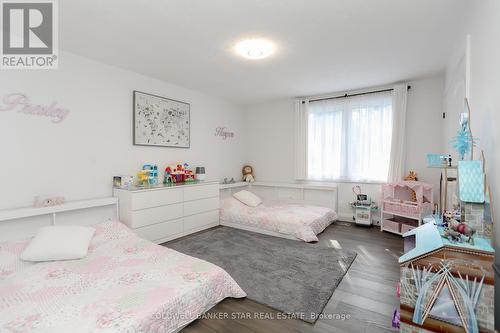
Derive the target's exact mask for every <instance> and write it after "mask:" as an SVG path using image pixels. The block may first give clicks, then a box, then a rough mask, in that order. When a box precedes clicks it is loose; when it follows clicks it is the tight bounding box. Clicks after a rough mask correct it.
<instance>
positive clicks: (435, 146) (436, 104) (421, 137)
mask: <svg viewBox="0 0 500 333" xmlns="http://www.w3.org/2000/svg"><path fill="white" fill-rule="evenodd" d="M410 85H411V89H410V91H409V92H408V106H407V115H406V161H405V165H406V171H409V170H414V171H416V172H417V174H418V176H419V180H421V181H424V182H427V183H430V184H433V185H434V189H435V190H434V197H435V200H437V199H438V198H439V179H440V174H441V173H440V170H438V169H431V168H428V167H427V153H448V152H449V149H448V148H447V147H444V146H443V144H442V140H441V136H442V131H443V122H444V120H443V116H442V113H443V89H444V76H437V77H432V78H428V79H423V80H418V81H413V82H411V83H410Z"/></svg>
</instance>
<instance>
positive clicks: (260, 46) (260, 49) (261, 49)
mask: <svg viewBox="0 0 500 333" xmlns="http://www.w3.org/2000/svg"><path fill="white" fill-rule="evenodd" d="M234 49H235V51H236V53H238V54H239V55H240V56H242V57H244V58H247V59H251V60H258V59H264V58H267V57H269V56H270V55H271V54H273V53H274V49H275V47H274V44H273V43H272V42H270V41H268V40H267V39H260V38H258V39H245V40H242V41H240V42H238V43H237V44H236V46H235V47H234Z"/></svg>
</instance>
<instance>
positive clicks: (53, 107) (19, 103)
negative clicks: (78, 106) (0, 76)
mask: <svg viewBox="0 0 500 333" xmlns="http://www.w3.org/2000/svg"><path fill="white" fill-rule="evenodd" d="M2 102H3V105H2V106H0V112H1V111H15V110H17V112H19V113H24V114H27V115H32V116H42V117H48V118H50V119H52V122H53V123H54V124H58V123H60V122H62V121H64V119H66V118H67V117H68V114H69V110H68V109H64V108H61V107H59V106H57V102H55V101H54V102H52V104H49V105H37V104H32V103H31V101H30V99H29V98H28V96H26V95H25V94H22V93H13V94H8V95H5V96H4V97H3V98H2Z"/></svg>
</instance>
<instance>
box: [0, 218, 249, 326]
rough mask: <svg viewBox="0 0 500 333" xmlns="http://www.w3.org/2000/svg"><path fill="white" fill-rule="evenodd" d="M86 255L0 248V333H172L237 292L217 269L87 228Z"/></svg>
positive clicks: (114, 231) (115, 229)
mask: <svg viewBox="0 0 500 333" xmlns="http://www.w3.org/2000/svg"><path fill="white" fill-rule="evenodd" d="M94 227H95V228H96V233H95V235H94V238H93V239H92V242H91V244H90V247H89V253H88V255H87V257H85V258H83V259H80V260H68V261H54V262H43V263H28V262H23V261H21V260H20V259H19V255H20V253H21V252H22V251H23V249H24V248H25V246H26V245H27V243H28V241H17V242H4V243H0V332H16V333H17V332H65V333H66V332H71V333H75V332H176V331H179V330H180V329H182V328H183V327H184V326H186V325H187V324H189V323H190V322H192V321H193V320H195V319H197V318H198V317H199V316H200V315H201V314H203V313H204V312H205V311H207V310H208V309H210V308H211V307H212V306H214V305H215V304H217V303H218V302H220V301H221V300H223V299H224V298H226V297H235V298H239V297H245V296H246V294H245V292H244V291H243V290H242V289H241V288H240V287H239V286H238V284H237V283H236V282H235V281H234V280H233V279H232V278H231V276H230V275H229V274H228V273H227V272H226V271H224V270H223V269H221V268H220V267H218V266H216V265H213V264H211V263H208V262H206V261H203V260H200V259H196V258H194V257H191V256H188V255H184V254H182V253H179V252H177V251H174V250H172V249H169V248H166V247H163V246H159V245H156V244H153V243H151V242H149V241H146V240H144V239H141V238H139V237H137V236H136V235H135V234H133V233H132V232H131V231H130V230H129V229H128V228H127V227H126V226H124V225H123V224H121V223H120V222H105V223H102V224H97V225H95V226H94Z"/></svg>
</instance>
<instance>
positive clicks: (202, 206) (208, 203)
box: [184, 198, 219, 216]
mask: <svg viewBox="0 0 500 333" xmlns="http://www.w3.org/2000/svg"><path fill="white" fill-rule="evenodd" d="M218 208H219V198H208V199H201V200H195V201H188V202H185V203H184V216H189V215H193V214H199V213H203V212H208V211H209V210H214V209H218Z"/></svg>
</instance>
